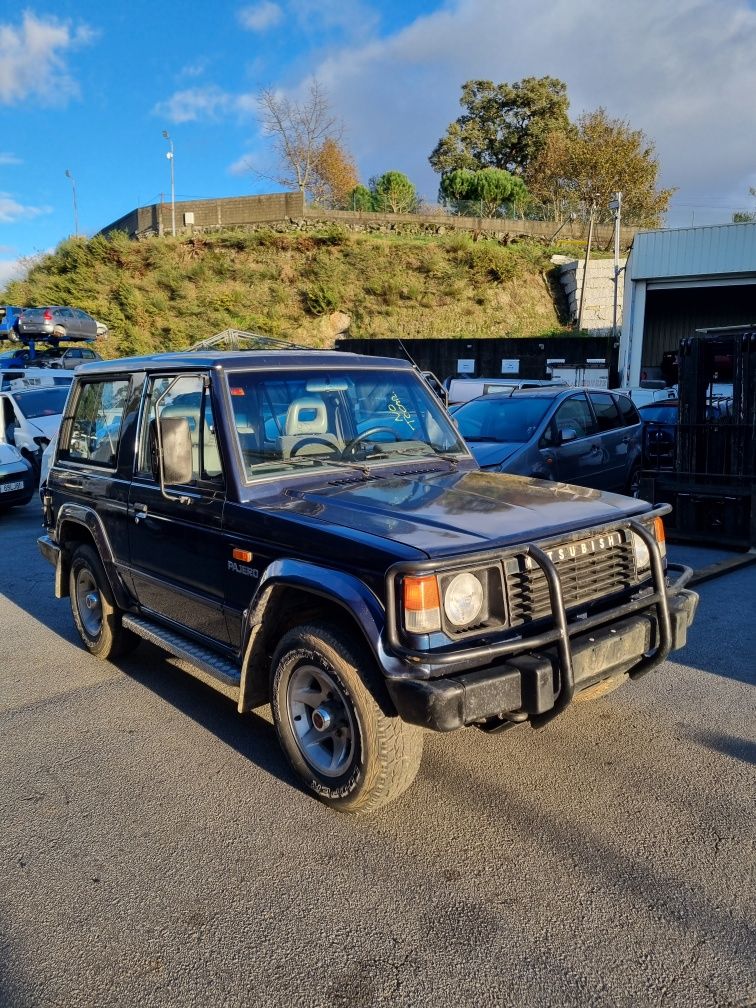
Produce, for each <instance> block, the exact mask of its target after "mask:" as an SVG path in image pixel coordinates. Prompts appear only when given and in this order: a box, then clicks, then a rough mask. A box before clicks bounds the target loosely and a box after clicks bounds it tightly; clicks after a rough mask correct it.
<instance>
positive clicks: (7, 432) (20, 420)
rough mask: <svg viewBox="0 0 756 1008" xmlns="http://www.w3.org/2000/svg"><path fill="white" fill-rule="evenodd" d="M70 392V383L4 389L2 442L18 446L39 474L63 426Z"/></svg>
mask: <svg viewBox="0 0 756 1008" xmlns="http://www.w3.org/2000/svg"><path fill="white" fill-rule="evenodd" d="M68 392H69V388H68V386H66V385H60V386H52V387H49V388H24V389H22V390H20V391H8V392H0V441H3V442H5V443H6V444H11V445H15V447H16V448H18V450H19V451H20V452H21V454H22V455H23V456H24V458H26V459H27V460H28V461H29V462H31V464H32V465H33V466H34V469H35V473H39V467H40V463H41V460H42V453H43V452H44V450H45V448H46V447H47V445H48V444H49V443H50V441H51V440H52V437H53V435H54V434H55V432H56V431H57V429H58V427H59V426H60V422H61V419H62V417H63V408H64V406H65V404H66V399H67V397H68Z"/></svg>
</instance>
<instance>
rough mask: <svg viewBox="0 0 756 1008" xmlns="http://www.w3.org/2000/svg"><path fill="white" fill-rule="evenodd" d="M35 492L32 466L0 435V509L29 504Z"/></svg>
mask: <svg viewBox="0 0 756 1008" xmlns="http://www.w3.org/2000/svg"><path fill="white" fill-rule="evenodd" d="M33 493H34V472H33V470H32V466H31V464H30V463H29V462H27V461H26V459H25V458H24V457H23V456H22V455H21V452H20V451H19V450H18V448H16V446H15V445H12V444H8V443H7V442H5V441H3V440H2V437H0V511H4V510H5V509H6V508H9V507H14V506H15V505H17V504H28V503H29V501H30V500H31V498H32V495H33Z"/></svg>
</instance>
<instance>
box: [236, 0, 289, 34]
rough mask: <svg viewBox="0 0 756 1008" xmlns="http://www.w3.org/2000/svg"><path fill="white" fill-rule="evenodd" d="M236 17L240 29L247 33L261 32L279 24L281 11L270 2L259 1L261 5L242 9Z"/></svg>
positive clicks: (257, 4)
mask: <svg viewBox="0 0 756 1008" xmlns="http://www.w3.org/2000/svg"><path fill="white" fill-rule="evenodd" d="M238 16H239V23H240V24H241V26H242V28H246V29H247V31H254V32H263V31H267V30H268V28H273V27H275V26H276V25H277V24H279V23H280V22H281V20H282V19H283V11H282V10H281V8H280V7H279V6H278V4H277V3H273V2H272V0H261V3H256V4H252V5H251V6H250V7H242V9H241V10H240V11H239V15H238Z"/></svg>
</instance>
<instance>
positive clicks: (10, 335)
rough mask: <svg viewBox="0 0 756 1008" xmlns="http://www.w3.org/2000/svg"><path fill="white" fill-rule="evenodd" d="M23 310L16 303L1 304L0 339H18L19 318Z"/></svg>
mask: <svg viewBox="0 0 756 1008" xmlns="http://www.w3.org/2000/svg"><path fill="white" fill-rule="evenodd" d="M23 310H24V309H23V308H17V307H16V306H15V305H0V340H4V339H8V340H12V341H13V342H15V341H16V340H17V339H18V328H17V326H18V318H19V315H20V314H21V312H22V311H23Z"/></svg>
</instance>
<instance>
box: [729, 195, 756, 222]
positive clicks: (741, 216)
mask: <svg viewBox="0 0 756 1008" xmlns="http://www.w3.org/2000/svg"><path fill="white" fill-rule="evenodd" d="M748 192H749V193H750V194H751V196H753V197H754V199H756V186H751V187H750V188H749V190H748ZM732 223H733V224H756V210H736V211H735V213H734V214H733V215H732Z"/></svg>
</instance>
